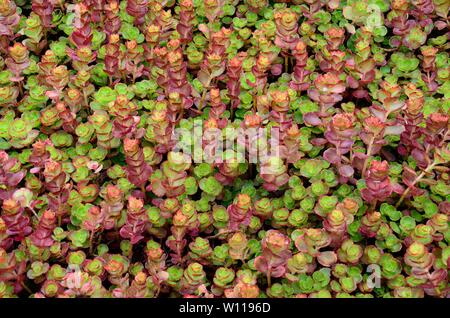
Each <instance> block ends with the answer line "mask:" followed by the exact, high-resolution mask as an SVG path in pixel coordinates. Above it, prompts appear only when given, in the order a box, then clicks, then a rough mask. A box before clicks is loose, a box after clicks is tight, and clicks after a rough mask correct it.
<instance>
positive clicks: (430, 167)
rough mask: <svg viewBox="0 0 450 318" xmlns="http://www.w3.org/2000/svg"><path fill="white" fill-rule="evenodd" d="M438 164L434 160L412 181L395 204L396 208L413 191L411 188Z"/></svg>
mask: <svg viewBox="0 0 450 318" xmlns="http://www.w3.org/2000/svg"><path fill="white" fill-rule="evenodd" d="M435 165H436V163H435V162H433V163H432V164H430V165H429V166H428V167H427V168H426V169H425V170H424V171H422V173H421V174H419V176H418V177H417V178H416V179H414V181H413V183H411V184H410V185H409V186H408V188H407V189H406V190H405V191H403V194H402V196H401V197H400V199H399V200H398V201H397V204H396V205H395V207H396V208H398V207H399V206H400V204H402V202H403V200H404V199H405V198H406V196H407V195H408V193H409V192H410V191H411V189H412V188H413V187H414V186H415V185H416V183H417V182H419V181H420V180H422V178H423V177H424V176H425V175H426V174H427V173H428V172H430V171H431V170H433V168H434V166H435Z"/></svg>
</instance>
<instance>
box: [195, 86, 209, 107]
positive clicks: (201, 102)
mask: <svg viewBox="0 0 450 318" xmlns="http://www.w3.org/2000/svg"><path fill="white" fill-rule="evenodd" d="M206 92H207V90H206V88H205V89H204V90H203V93H202V98H201V99H200V102H199V103H198V107H197V108H198V110H199V111H201V110H202V108H203V102H204V101H205V98H206Z"/></svg>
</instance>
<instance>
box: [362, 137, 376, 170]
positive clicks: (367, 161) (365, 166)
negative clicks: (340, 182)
mask: <svg viewBox="0 0 450 318" xmlns="http://www.w3.org/2000/svg"><path fill="white" fill-rule="evenodd" d="M375 137H376V135H373V136H372V138H371V139H370V142H369V145H368V146H367V153H366V154H367V157H366V159H365V160H364V166H363V169H362V172H361V177H363V178H364V176H365V175H366V170H367V165H368V163H369V157H370V154H371V153H372V146H373V142H374V141H375Z"/></svg>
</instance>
